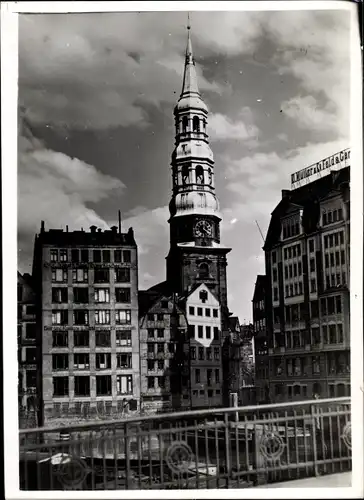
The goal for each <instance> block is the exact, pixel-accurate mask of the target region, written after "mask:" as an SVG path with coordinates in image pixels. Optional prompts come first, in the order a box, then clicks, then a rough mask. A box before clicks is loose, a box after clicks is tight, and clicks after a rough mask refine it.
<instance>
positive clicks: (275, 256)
mask: <svg viewBox="0 0 364 500" xmlns="http://www.w3.org/2000/svg"><path fill="white" fill-rule="evenodd" d="M276 263H277V252H276V251H273V252H272V264H276Z"/></svg>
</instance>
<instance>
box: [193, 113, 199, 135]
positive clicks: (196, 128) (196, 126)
mask: <svg viewBox="0 0 364 500" xmlns="http://www.w3.org/2000/svg"><path fill="white" fill-rule="evenodd" d="M192 124H193V131H194V132H200V120H199V118H198V116H194V117H193V121H192Z"/></svg>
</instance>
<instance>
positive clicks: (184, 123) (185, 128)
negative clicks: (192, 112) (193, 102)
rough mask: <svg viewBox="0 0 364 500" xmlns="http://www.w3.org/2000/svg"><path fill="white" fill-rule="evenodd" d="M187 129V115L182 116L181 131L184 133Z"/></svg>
mask: <svg viewBox="0 0 364 500" xmlns="http://www.w3.org/2000/svg"><path fill="white" fill-rule="evenodd" d="M187 129H188V118H187V116H184V117H183V118H182V131H183V132H184V133H185V132H187Z"/></svg>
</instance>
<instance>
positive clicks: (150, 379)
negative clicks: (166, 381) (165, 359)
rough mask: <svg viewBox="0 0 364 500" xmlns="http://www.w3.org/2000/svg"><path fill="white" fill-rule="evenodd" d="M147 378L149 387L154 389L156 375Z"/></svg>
mask: <svg viewBox="0 0 364 500" xmlns="http://www.w3.org/2000/svg"><path fill="white" fill-rule="evenodd" d="M147 380H148V389H154V388H155V385H154V377H147Z"/></svg>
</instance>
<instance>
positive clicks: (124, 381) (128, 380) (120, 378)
mask: <svg viewBox="0 0 364 500" xmlns="http://www.w3.org/2000/svg"><path fill="white" fill-rule="evenodd" d="M116 390H117V393H118V394H133V376H132V375H117V376H116Z"/></svg>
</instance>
